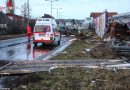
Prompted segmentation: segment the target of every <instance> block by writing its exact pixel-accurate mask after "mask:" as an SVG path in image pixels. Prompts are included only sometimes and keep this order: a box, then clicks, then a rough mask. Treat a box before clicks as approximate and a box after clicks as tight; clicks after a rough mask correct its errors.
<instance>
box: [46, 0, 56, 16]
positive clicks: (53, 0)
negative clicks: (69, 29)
mask: <svg viewBox="0 0 130 90" xmlns="http://www.w3.org/2000/svg"><path fill="white" fill-rule="evenodd" d="M45 1H49V2H51V16H52V2H55V1H58V0H45Z"/></svg>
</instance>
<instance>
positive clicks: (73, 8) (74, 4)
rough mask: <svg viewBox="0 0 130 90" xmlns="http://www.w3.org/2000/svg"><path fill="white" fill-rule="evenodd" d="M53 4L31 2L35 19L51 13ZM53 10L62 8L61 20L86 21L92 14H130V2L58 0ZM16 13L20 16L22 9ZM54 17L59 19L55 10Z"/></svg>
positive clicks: (18, 3)
mask: <svg viewBox="0 0 130 90" xmlns="http://www.w3.org/2000/svg"><path fill="white" fill-rule="evenodd" d="M5 1H6V0H0V6H4V3H5ZM26 1H27V0H15V6H17V7H19V8H20V7H21V5H22V4H23V3H25V2H26ZM50 5H51V3H50V2H48V1H45V0H30V7H31V9H32V11H31V15H32V17H33V18H36V17H40V16H42V15H44V13H47V14H50V13H51V6H50ZM53 8H62V9H60V10H59V14H60V15H58V17H59V18H71V19H73V18H74V19H84V18H85V17H89V16H90V13H91V12H103V11H104V10H105V9H107V10H108V12H118V13H126V12H130V0H58V1H56V2H53ZM15 13H16V14H18V15H20V14H21V13H20V9H16V10H15ZM53 16H54V17H56V18H57V14H56V10H55V9H53Z"/></svg>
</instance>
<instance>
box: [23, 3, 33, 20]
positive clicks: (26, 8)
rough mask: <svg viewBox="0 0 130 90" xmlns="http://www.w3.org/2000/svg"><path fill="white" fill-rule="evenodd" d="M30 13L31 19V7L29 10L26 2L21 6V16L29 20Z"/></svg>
mask: <svg viewBox="0 0 130 90" xmlns="http://www.w3.org/2000/svg"><path fill="white" fill-rule="evenodd" d="M28 13H29V18H31V8H30V7H29V10H28V4H27V3H26V2H25V3H24V4H23V5H22V6H21V15H22V16H23V17H25V18H28Z"/></svg>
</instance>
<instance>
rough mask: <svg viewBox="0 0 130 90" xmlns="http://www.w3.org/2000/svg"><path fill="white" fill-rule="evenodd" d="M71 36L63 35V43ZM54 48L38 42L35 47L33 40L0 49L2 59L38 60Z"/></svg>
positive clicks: (0, 58)
mask: <svg viewBox="0 0 130 90" xmlns="http://www.w3.org/2000/svg"><path fill="white" fill-rule="evenodd" d="M69 39H70V38H68V37H62V40H61V45H62V43H63V42H66V41H68V40H69ZM52 49H53V50H54V49H55V48H53V47H52V46H51V45H44V46H43V45H42V44H41V43H39V44H38V47H35V48H34V47H33V42H30V43H29V42H28V43H22V44H18V45H14V46H10V47H5V48H1V49H0V60H14V61H19V60H36V59H37V58H38V57H40V56H42V55H45V54H47V53H48V52H49V51H51V50H52Z"/></svg>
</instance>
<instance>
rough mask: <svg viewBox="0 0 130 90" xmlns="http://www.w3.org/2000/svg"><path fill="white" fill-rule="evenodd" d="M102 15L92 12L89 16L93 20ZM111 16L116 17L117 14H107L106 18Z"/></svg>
mask: <svg viewBox="0 0 130 90" xmlns="http://www.w3.org/2000/svg"><path fill="white" fill-rule="evenodd" d="M101 14H102V13H101V12H92V13H91V14H90V17H93V18H97V17H99V16H100V15H101ZM113 15H117V12H108V17H111V16H113Z"/></svg>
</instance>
